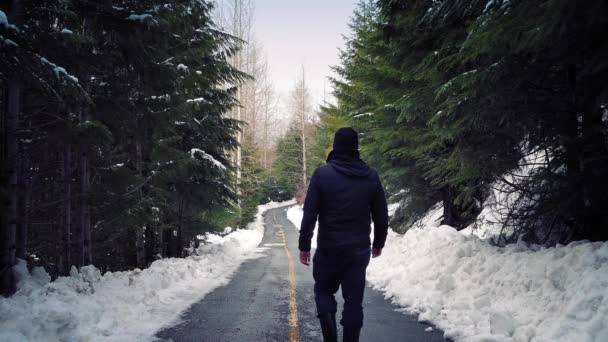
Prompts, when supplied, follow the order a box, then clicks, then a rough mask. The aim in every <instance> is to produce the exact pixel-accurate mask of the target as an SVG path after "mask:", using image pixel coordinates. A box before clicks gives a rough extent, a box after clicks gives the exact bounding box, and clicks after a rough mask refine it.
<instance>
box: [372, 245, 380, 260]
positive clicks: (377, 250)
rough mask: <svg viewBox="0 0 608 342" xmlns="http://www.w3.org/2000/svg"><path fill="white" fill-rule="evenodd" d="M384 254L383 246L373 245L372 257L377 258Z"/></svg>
mask: <svg viewBox="0 0 608 342" xmlns="http://www.w3.org/2000/svg"><path fill="white" fill-rule="evenodd" d="M381 254H382V248H375V247H372V258H377V257H379V256H380V255H381Z"/></svg>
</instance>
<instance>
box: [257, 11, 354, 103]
mask: <svg viewBox="0 0 608 342" xmlns="http://www.w3.org/2000/svg"><path fill="white" fill-rule="evenodd" d="M356 1H357V0H255V22H254V32H255V36H256V39H257V41H258V42H259V43H260V44H261V45H262V47H263V50H264V53H265V54H266V55H267V58H268V65H269V68H270V76H271V79H272V80H273V81H274V84H275V89H276V91H277V93H278V94H279V96H280V101H281V103H282V104H283V106H284V105H285V104H286V101H287V97H288V94H289V92H290V90H291V89H292V88H293V87H294V84H295V82H296V80H297V79H298V78H299V77H300V75H301V73H302V65H303V66H304V70H305V78H306V82H307V83H308V85H309V89H310V91H311V94H312V96H313V98H314V101H315V104H319V103H320V102H321V101H322V100H323V98H324V97H323V94H324V89H325V92H326V93H327V97H328V98H329V97H330V94H331V85H330V83H329V81H327V76H329V75H330V74H331V70H330V66H331V65H337V64H338V48H339V47H343V46H344V41H343V39H342V35H343V34H348V33H349V29H348V22H349V20H350V17H351V15H352V13H353V10H354V9H355V5H356Z"/></svg>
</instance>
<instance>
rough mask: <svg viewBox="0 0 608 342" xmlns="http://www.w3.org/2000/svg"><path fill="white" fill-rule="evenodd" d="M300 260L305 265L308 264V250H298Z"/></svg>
mask: <svg viewBox="0 0 608 342" xmlns="http://www.w3.org/2000/svg"><path fill="white" fill-rule="evenodd" d="M300 262H301V263H302V264H304V265H306V266H308V265H310V252H300Z"/></svg>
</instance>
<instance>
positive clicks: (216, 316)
mask: <svg viewBox="0 0 608 342" xmlns="http://www.w3.org/2000/svg"><path fill="white" fill-rule="evenodd" d="M285 211H286V208H278V209H273V210H269V211H268V212H267V213H266V214H265V222H264V223H265V233H264V239H263V240H262V243H261V244H260V247H261V248H263V249H265V252H264V253H265V256H264V257H261V258H259V259H254V260H250V261H247V262H244V263H243V264H242V265H241V267H240V268H239V270H238V271H237V272H236V274H235V275H234V278H233V279H232V281H231V282H230V283H229V284H228V285H226V286H224V287H221V288H218V289H216V290H215V291H212V292H211V293H209V294H208V295H207V296H205V298H203V299H202V300H201V301H200V302H198V303H195V304H194V305H192V307H190V308H189V309H188V310H187V311H186V312H184V314H183V315H182V322H181V323H180V324H178V325H176V326H174V327H171V328H168V329H165V330H162V331H160V332H159V333H158V334H157V337H158V338H159V339H160V340H161V341H174V342H186V341H196V342H215V341H217V342H220V341H247V342H248V341H255V342H257V341H269V342H270V341H272V342H284V341H289V342H296V341H322V340H323V338H322V335H321V330H320V326H319V323H318V321H317V318H316V312H315V304H314V298H313V279H312V268H311V267H306V266H304V265H302V264H300V263H299V261H298V253H299V252H298V248H297V241H298V230H297V229H296V228H295V227H294V226H293V224H292V223H291V222H290V221H289V220H288V219H287V216H286V214H285ZM381 257H382V256H381ZM336 298H337V300H338V305H339V309H338V317H337V320H338V321H339V320H340V311H341V307H342V304H343V302H342V298H341V294H340V292H338V293H337V294H336ZM363 307H364V314H365V319H364V326H363V329H362V330H361V339H360V340H361V341H362V342H368V341H369V342H383V341H387V342H398V341H407V342H435V341H444V339H443V333H442V332H441V331H439V330H437V329H435V328H433V330H432V331H426V330H429V327H430V326H429V325H427V324H423V323H419V322H418V321H417V320H416V318H415V317H411V316H408V315H405V314H403V313H401V312H399V311H396V310H397V309H398V307H396V306H394V305H392V304H391V303H390V302H389V301H387V300H385V299H384V297H383V296H382V294H381V293H379V292H377V291H375V290H372V289H371V288H369V287H368V288H367V289H366V292H365V299H364V303H363ZM340 329H341V326H340V325H339V324H338V330H339V334H340V336H341V331H340Z"/></svg>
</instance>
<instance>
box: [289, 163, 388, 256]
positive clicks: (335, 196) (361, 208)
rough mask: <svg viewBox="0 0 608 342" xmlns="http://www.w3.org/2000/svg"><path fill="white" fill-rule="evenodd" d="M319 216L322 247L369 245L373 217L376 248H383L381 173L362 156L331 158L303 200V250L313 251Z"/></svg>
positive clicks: (385, 217)
mask: <svg viewBox="0 0 608 342" xmlns="http://www.w3.org/2000/svg"><path fill="white" fill-rule="evenodd" d="M317 217H318V220H319V231H318V232H317V248H319V249H334V248H350V247H369V246H370V244H371V241H370V232H371V220H373V221H374V243H373V247H375V248H383V247H384V242H385V241H386V234H387V230H388V209H387V205H386V198H385V197H384V189H383V187H382V183H381V182H380V178H379V177H378V173H377V172H376V171H375V170H374V169H372V168H370V167H369V166H368V165H367V164H366V163H365V162H363V161H361V160H359V159H356V160H347V159H332V160H330V161H329V162H328V164H327V165H324V166H321V167H319V168H317V170H316V171H315V173H314V174H313V175H312V178H311V179H310V184H309V186H308V192H307V193H306V200H305V201H304V216H303V217H302V224H301V226H300V239H299V249H300V251H304V252H307V251H310V240H311V239H312V235H313V230H314V228H315V223H316V221H317Z"/></svg>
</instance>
